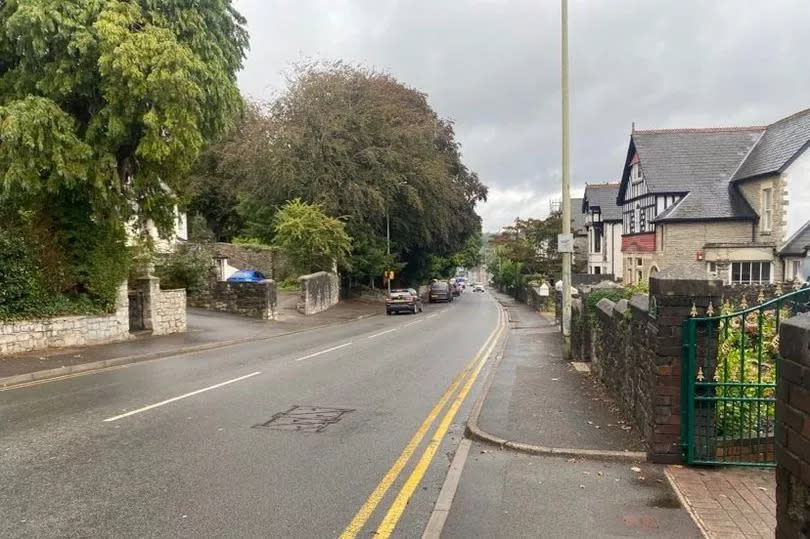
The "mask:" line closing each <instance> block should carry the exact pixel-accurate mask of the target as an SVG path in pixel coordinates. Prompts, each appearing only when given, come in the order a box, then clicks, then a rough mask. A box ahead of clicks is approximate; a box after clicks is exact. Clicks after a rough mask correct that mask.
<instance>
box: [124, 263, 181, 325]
mask: <svg viewBox="0 0 810 539" xmlns="http://www.w3.org/2000/svg"><path fill="white" fill-rule="evenodd" d="M132 285H133V291H132V292H131V295H130V303H131V304H133V305H132V308H131V309H129V315H128V319H129V324H130V329H131V330H133V331H134V330H146V331H151V332H152V335H168V334H170V333H178V332H183V331H186V290H185V289H184V288H181V289H177V290H161V289H160V279H158V278H157V277H143V278H140V279H136V280H135V281H134V282H133V283H132Z"/></svg>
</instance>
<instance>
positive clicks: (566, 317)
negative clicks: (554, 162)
mask: <svg viewBox="0 0 810 539" xmlns="http://www.w3.org/2000/svg"><path fill="white" fill-rule="evenodd" d="M561 8H562V9H561V15H562V18H561V23H562V32H561V34H562V81H561V93H562V234H563V235H564V236H568V235H570V234H571V193H570V192H569V189H570V183H571V177H570V174H571V163H570V155H569V154H570V148H569V136H570V133H569V131H570V125H569V111H568V108H569V103H568V0H561ZM562 334H563V356H564V357H565V358H566V359H567V358H568V357H569V356H570V352H571V252H564V253H562Z"/></svg>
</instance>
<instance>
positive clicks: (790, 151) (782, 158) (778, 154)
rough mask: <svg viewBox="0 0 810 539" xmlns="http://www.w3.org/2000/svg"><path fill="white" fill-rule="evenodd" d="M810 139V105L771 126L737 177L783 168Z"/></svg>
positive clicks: (737, 173)
mask: <svg viewBox="0 0 810 539" xmlns="http://www.w3.org/2000/svg"><path fill="white" fill-rule="evenodd" d="M808 142H810V109H807V110H803V111H801V112H797V113H796V114H793V115H791V116H788V117H787V118H783V119H781V120H779V121H778V122H775V123H773V124H771V125H769V126H768V127H767V129H766V130H765V133H764V134H763V135H762V137H761V138H760V140H759V142H757V144H756V146H754V148H753V150H751V153H750V154H749V155H748V157H746V159H745V161H744V162H743V164H742V165H741V166H740V168H739V170H737V171H736V173H735V174H734V177H733V180H734V181H738V180H742V179H745V178H751V177H754V176H760V175H763V174H772V173H775V172H782V171H783V170H784V169H785V168H787V167H788V166H789V165H790V163H792V162H793V159H794V158H795V157H796V156H797V155H799V154H800V153H801V150H802V149H804V148H805V147H806V146H807V144H808Z"/></svg>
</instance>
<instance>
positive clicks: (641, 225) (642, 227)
mask: <svg viewBox="0 0 810 539" xmlns="http://www.w3.org/2000/svg"><path fill="white" fill-rule="evenodd" d="M638 222H639V226H638V230H639V232H644V231H646V230H647V210H646V209H645V210H643V211H641V218H640V219H639V220H638Z"/></svg>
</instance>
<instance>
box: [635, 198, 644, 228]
mask: <svg viewBox="0 0 810 539" xmlns="http://www.w3.org/2000/svg"><path fill="white" fill-rule="evenodd" d="M634 217H635V222H636V223H638V224H639V227H638V231H639V232H644V223H643V222H642V221H641V204H639V203H636V212H635V214H634Z"/></svg>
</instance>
